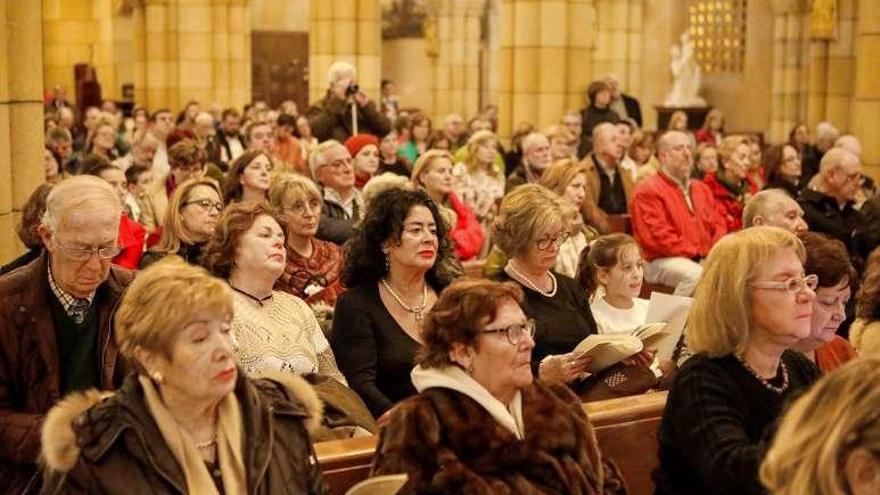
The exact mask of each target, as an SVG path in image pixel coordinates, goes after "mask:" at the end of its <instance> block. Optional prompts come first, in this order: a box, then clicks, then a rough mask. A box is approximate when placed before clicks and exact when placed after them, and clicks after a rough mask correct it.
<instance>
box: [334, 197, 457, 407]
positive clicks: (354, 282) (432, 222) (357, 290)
mask: <svg viewBox="0 0 880 495" xmlns="http://www.w3.org/2000/svg"><path fill="white" fill-rule="evenodd" d="M449 256H451V245H450V243H449V240H448V238H447V228H446V226H445V225H444V223H443V220H442V217H441V216H440V213H439V211H438V210H437V206H436V205H435V204H434V202H433V201H431V199H430V198H429V197H428V195H427V194H425V193H424V192H420V191H408V190H402V189H390V190H387V191H384V192H382V193H380V194H379V195H378V196H376V197H375V198H374V199H373V200H372V201H371V202H370V208H369V210H368V211H367V213H366V217H364V220H363V223H362V224H361V228H360V230H359V231H358V233H357V235H356V236H355V237H354V238H352V239H351V241H350V243H349V244H348V245H347V250H346V255H345V260H346V264H345V268H344V270H343V275H342V282H343V284H344V285H345V287H348V290H347V291H346V292H345V293H343V294H342V295H340V296H339V298H338V299H337V301H336V311H335V314H334V318H333V330H332V333H331V336H330V345H331V347H332V348H333V352H334V354H335V355H336V360H337V363H338V364H339V369H340V370H341V371H342V373H343V374H344V375H345V377H346V379H347V380H348V383H349V386H351V388H352V389H354V390H355V392H357V393H358V394H359V395H360V396H361V398H362V399H363V400H364V402H365V403H366V404H367V407H368V408H369V409H370V411H371V412H372V413H373V415H374V416H376V417H381V416H382V415H383V414H385V413H386V412H387V411H388V410H389V409H390V408H391V407H392V406H393V405H394V404H395V403H397V402H399V401H401V400H403V399H405V398H407V397H409V396H410V395H414V394H415V393H416V390H415V388H414V387H413V385H412V382H411V381H410V376H409V374H410V371H411V370H412V368H413V366H414V364H415V354H416V352H417V351H418V350H419V349H420V348H421V346H422V342H421V328H422V319H423V317H424V316H425V315H426V314H427V312H428V310H429V309H431V306H433V304H434V302H435V301H436V300H437V296H438V295H439V293H440V291H441V290H443V288H444V287H445V286H446V285H447V284H448V283H449V281H450V280H449V279H450V277H449V276H448V275H447V274H446V273H445V272H444V270H443V269H442V268H441V267H442V266H444V265H445V264H444V259H446V258H448V257H449Z"/></svg>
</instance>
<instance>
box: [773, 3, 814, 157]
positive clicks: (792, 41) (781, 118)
mask: <svg viewBox="0 0 880 495" xmlns="http://www.w3.org/2000/svg"><path fill="white" fill-rule="evenodd" d="M808 7H809V6H808V5H807V4H806V2H803V1H802V0H775V1H774V2H773V9H774V14H775V19H774V36H773V68H772V74H773V85H772V90H771V94H772V97H771V98H772V100H771V106H770V121H771V122H770V139H771V140H773V141H784V140H785V139H787V138H788V132H789V131H790V130H791V128H793V127H794V126H795V124H796V123H798V122H801V121H803V120H804V119H805V118H806V110H807V90H808V87H807V84H806V82H807V70H806V63H807V56H808V40H807V37H806V34H807V20H808V18H807V13H808V12H807V9H808Z"/></svg>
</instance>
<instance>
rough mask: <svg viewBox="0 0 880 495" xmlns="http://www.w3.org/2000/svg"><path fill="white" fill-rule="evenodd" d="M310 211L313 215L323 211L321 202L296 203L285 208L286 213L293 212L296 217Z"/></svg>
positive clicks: (314, 200) (315, 200)
mask: <svg viewBox="0 0 880 495" xmlns="http://www.w3.org/2000/svg"><path fill="white" fill-rule="evenodd" d="M306 209H308V210H309V211H310V212H312V213H317V212H319V211H321V202H320V201H318V200H317V199H310V200H308V201H297V202H296V203H294V204H292V205H290V206H285V207H284V211H286V212H291V213H294V214H296V215H303V214H305V212H306Z"/></svg>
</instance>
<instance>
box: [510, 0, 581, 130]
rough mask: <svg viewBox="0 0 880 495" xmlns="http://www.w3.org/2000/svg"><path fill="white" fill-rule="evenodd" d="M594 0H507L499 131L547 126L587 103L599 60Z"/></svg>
mask: <svg viewBox="0 0 880 495" xmlns="http://www.w3.org/2000/svg"><path fill="white" fill-rule="evenodd" d="M592 5H593V4H592V1H591V0H516V1H515V0H502V2H501V15H500V30H501V49H500V50H499V60H500V67H501V71H500V80H499V110H500V118H501V121H500V122H499V134H500V135H501V136H502V137H509V136H510V135H511V134H512V131H513V129H514V128H515V127H516V126H517V125H518V124H519V123H521V122H531V123H533V124H535V126H537V128H539V129H540V128H543V127H545V126H547V125H550V124H552V123H555V122H558V121H559V119H560V118H561V117H562V115H563V114H564V113H565V111H566V110H568V109H569V108H576V107H578V105H579V104H580V103H581V102H582V100H583V98H582V96H581V95H582V94H583V91H584V89H585V88H586V86H587V84H589V75H590V74H592V73H593V68H594V65H593V63H592V61H591V59H590V57H589V56H587V53H588V51H589V49H590V47H591V46H593V39H592V33H593V32H594V31H593V30H592V29H591V26H593V23H594V19H595V17H594V16H595V13H594V11H593V8H592Z"/></svg>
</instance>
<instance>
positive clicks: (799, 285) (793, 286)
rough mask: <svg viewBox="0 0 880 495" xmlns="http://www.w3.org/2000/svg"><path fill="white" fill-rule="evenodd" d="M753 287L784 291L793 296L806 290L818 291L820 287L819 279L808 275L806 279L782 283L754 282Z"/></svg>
mask: <svg viewBox="0 0 880 495" xmlns="http://www.w3.org/2000/svg"><path fill="white" fill-rule="evenodd" d="M751 285H752V287H753V288H755V289H770V290H784V291H788V292H790V293H792V294H797V293H798V292H800V291H802V290H804V288H807V289H810V290H816V287H818V286H819V277H818V276H816V275H807V276H806V277H795V278H790V279H788V280H783V281H780V282H771V281H769V280H767V281H759V282H752V284H751Z"/></svg>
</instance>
